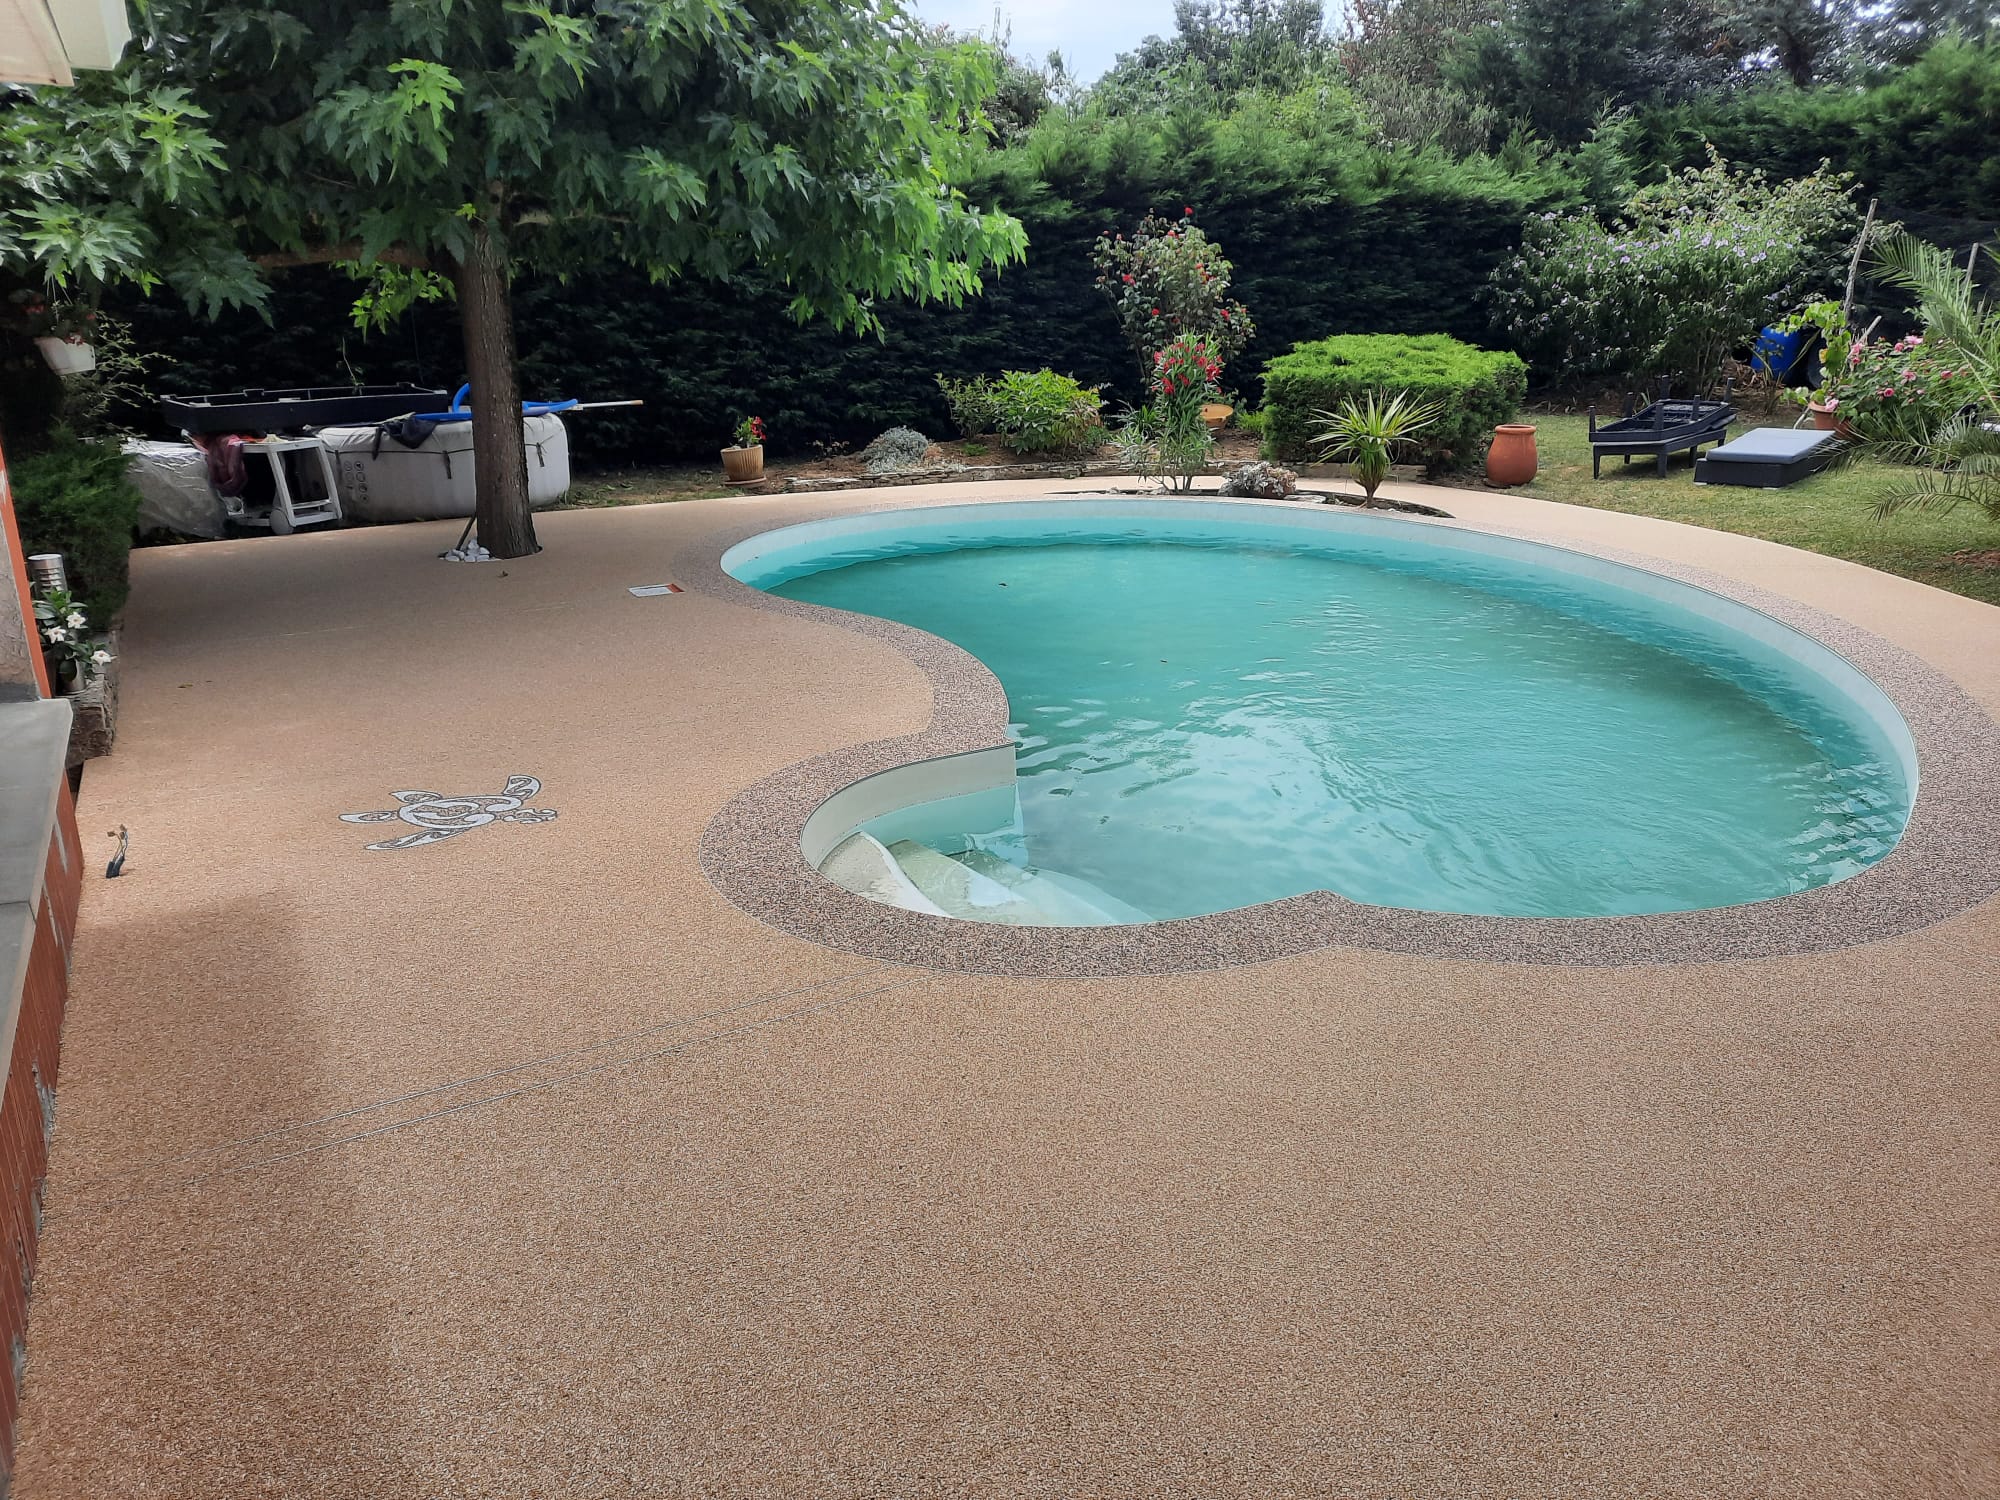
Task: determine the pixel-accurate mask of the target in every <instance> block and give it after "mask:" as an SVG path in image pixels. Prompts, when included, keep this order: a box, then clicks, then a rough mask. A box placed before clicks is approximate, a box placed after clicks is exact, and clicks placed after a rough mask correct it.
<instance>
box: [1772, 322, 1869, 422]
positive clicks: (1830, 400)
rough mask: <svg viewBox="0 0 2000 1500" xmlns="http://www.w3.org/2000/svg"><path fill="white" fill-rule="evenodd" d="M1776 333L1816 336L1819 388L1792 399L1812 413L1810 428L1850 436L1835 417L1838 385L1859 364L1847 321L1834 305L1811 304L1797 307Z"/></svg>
mask: <svg viewBox="0 0 2000 1500" xmlns="http://www.w3.org/2000/svg"><path fill="white" fill-rule="evenodd" d="M1774 326H1775V327H1776V328H1777V330H1778V332H1780V333H1797V332H1799V330H1801V329H1804V328H1810V329H1812V330H1813V331H1814V332H1815V333H1817V334H1818V335H1819V385H1818V386H1817V387H1815V388H1814V389H1813V390H1812V391H1811V392H1810V393H1808V394H1807V395H1805V396H1802V397H1797V398H1795V399H1798V400H1802V401H1803V402H1804V403H1805V408H1806V410H1807V411H1809V412H1811V413H1812V419H1813V426H1815V427H1817V428H1819V430H1820V431H1822V432H1837V433H1839V434H1840V435H1841V436H1842V437H1843V438H1846V437H1852V436H1853V435H1854V434H1853V432H1852V431H1851V430H1850V429H1849V428H1848V425H1847V422H1846V419H1845V418H1843V417H1840V416H1838V415H1836V414H1837V413H1838V412H1839V410H1840V403H1841V384H1842V382H1844V381H1845V380H1846V379H1847V378H1848V375H1849V372H1850V371H1851V370H1852V368H1853V366H1854V365H1856V364H1858V363H1859V362H1860V358H1861V350H1862V348H1863V347H1864V346H1863V345H1860V344H1857V343H1856V342H1855V340H1854V330H1853V329H1851V328H1849V327H1848V326H1847V319H1846V317H1844V316H1843V315H1842V313H1841V310H1840V304H1839V303H1838V302H1812V303H1808V304H1807V305H1806V306H1804V307H1802V308H1800V309H1799V310H1798V311H1797V312H1795V313H1793V314H1792V315H1791V316H1790V317H1789V318H1786V319H1785V320H1784V321H1783V322H1781V323H1778V324H1775V325H1774Z"/></svg>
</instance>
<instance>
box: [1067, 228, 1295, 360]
mask: <svg viewBox="0 0 2000 1500" xmlns="http://www.w3.org/2000/svg"><path fill="white" fill-rule="evenodd" d="M1091 259H1092V262H1093V263H1094V264H1095V265H1096V267H1097V285H1098V286H1099V287H1100V288H1101V289H1102V290H1103V292H1104V294H1105V295H1106V296H1108V297H1109V298H1110V299H1111V303H1112V306H1113V307H1114V308H1115V309H1116V310H1117V313H1118V325H1119V327H1120V328H1122V329H1123V330H1124V333H1125V342H1126V343H1128V344H1130V345H1131V346H1132V353H1133V356H1134V358H1136V359H1137V360H1138V362H1139V367H1140V369H1142V370H1143V371H1145V372H1146V374H1147V376H1148V378H1150V377H1151V374H1152V369H1153V361H1154V358H1155V356H1156V355H1158V354H1159V352H1160V351H1161V350H1162V349H1165V348H1166V347H1167V346H1168V345H1170V344H1172V343H1173V342H1174V341H1175V340H1177V339H1182V338H1196V339H1200V340H1201V341H1202V343H1203V344H1205V345H1206V346H1207V347H1208V349H1209V351H1210V354H1211V356H1212V357H1213V358H1214V359H1216V360H1218V361H1220V362H1222V363H1225V364H1226V363H1227V362H1228V361H1229V360H1231V359H1233V358H1235V357H1236V355H1237V354H1238V353H1240V352H1241V351H1242V349H1243V346H1244V345H1245V344H1247V343H1249V342H1250V340H1251V338H1252V336H1254V335H1255V333H1256V331H1257V330H1256V327H1255V325H1254V324H1252V323H1251V321H1250V310H1249V309H1248V308H1246V307H1245V306H1244V305H1243V304H1242V303H1241V302H1237V301H1234V300H1232V299H1231V297H1230V296H1229V281H1230V277H1231V275H1232V274H1233V272H1234V267H1232V266H1231V265H1230V263H1229V258H1228V257H1227V256H1226V255H1224V254H1223V253H1222V251H1221V250H1220V249H1219V248H1218V247H1217V246H1216V244H1215V242H1214V241H1213V240H1211V239H1209V237H1208V236H1207V235H1205V234H1203V233H1202V231H1201V230H1200V228H1199V227H1197V226H1196V224H1195V222H1194V210H1193V209H1191V208H1187V209H1183V210H1182V212H1181V217H1180V218H1179V219H1178V220H1174V219H1166V218H1161V217H1158V216H1149V217H1148V218H1147V219H1146V220H1145V222H1143V223H1142V224H1140V226H1139V228H1138V230H1137V231H1136V232H1135V233H1134V234H1133V235H1132V236H1131V238H1129V239H1128V238H1126V237H1125V236H1124V235H1122V234H1121V235H1106V236H1103V237H1101V238H1100V239H1099V240H1098V242H1097V248H1096V251H1095V253H1094V254H1093V255H1092V257H1091Z"/></svg>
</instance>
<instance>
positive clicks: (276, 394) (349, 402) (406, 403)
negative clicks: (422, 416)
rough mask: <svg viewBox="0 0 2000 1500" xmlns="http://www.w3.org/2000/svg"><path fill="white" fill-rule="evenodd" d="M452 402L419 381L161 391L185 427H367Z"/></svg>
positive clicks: (174, 419)
mask: <svg viewBox="0 0 2000 1500" xmlns="http://www.w3.org/2000/svg"><path fill="white" fill-rule="evenodd" d="M450 404H451V392H450V391H439V390H431V389H428V388H426V387H424V386H420V385H327V386H301V387H299V388H298V389H296V390H289V391H219V392H216V393H215V394H213V395H207V396H162V397H161V398H160V415H161V416H163V417H165V418H166V420H167V421H168V422H170V423H172V424H173V425H174V426H176V427H178V428H180V429H181V430H182V431H183V432H295V431H297V430H298V429H300V428H302V427H359V426H365V425H367V424H368V423H370V422H386V421H388V420H389V419H390V418H392V417H400V416H403V415H405V414H406V413H409V412H416V411H443V410H444V409H445V407H447V406H448V405H450Z"/></svg>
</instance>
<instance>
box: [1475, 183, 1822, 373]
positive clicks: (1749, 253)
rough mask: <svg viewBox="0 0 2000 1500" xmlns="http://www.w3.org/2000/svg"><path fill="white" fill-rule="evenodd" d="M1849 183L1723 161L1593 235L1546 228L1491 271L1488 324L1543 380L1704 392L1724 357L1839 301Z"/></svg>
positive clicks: (1550, 220) (1536, 224) (1655, 194)
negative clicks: (1828, 298)
mask: <svg viewBox="0 0 2000 1500" xmlns="http://www.w3.org/2000/svg"><path fill="white" fill-rule="evenodd" d="M1851 194H1852V189H1851V187H1850V186H1849V183H1848V179H1847V178H1846V177H1845V176H1836V175H1834V174H1832V173H1831V172H1828V171H1827V170H1826V169H1824V168H1822V169H1821V170H1820V171H1818V172H1815V173H1814V174H1813V175H1812V176H1810V177H1806V178H1802V179H1800V180H1799V181H1797V182H1790V183H1771V182H1768V181H1766V180H1765V178H1764V177H1763V174H1761V173H1757V172H1750V173H1742V174H1739V173H1735V172H1732V171H1731V170H1730V169H1729V167H1728V165H1727V164H1726V163H1725V162H1723V161H1722V159H1721V158H1720V157H1712V159H1711V161H1710V164H1709V165H1708V166H1707V167H1705V168H1703V169H1701V170H1699V171H1692V170H1691V171H1688V172H1685V173H1683V174H1682V175H1681V176H1680V177H1678V178H1674V179H1670V180H1669V181H1668V182H1666V183H1663V184H1661V185H1660V186H1658V187H1655V188H1649V189H1646V190H1644V191H1642V192H1640V193H1638V194H1636V195H1635V196H1634V197H1633V198H1632V199H1631V200H1630V201H1629V202H1628V203H1627V204H1626V206H1625V210H1624V213H1623V214H1622V215H1621V216H1620V217H1619V218H1617V219H1614V220H1613V221H1612V222H1610V223H1608V224H1606V223H1600V222H1599V221H1598V220H1597V219H1596V218H1595V217H1594V216H1593V215H1591V214H1588V213H1580V214H1572V215H1569V216H1568V217H1563V216H1559V215H1556V214H1544V215H1542V216H1541V217H1540V218H1537V219H1531V220H1530V221H1529V222H1528V224H1527V226H1526V228H1525V230H1524V231H1523V234H1522V242H1521V253H1520V254H1519V255H1516V256H1514V257H1513V258H1511V259H1509V260H1505V261H1502V262H1501V264H1500V265H1499V267H1498V268H1497V269H1496V270H1495V271H1494V274H1493V279H1492V282H1491V284H1490V286H1489V294H1490V296H1491V298H1492V300H1493V305H1494V317H1495V321H1496V323H1497V325H1498V326H1499V328H1500V329H1501V331H1502V332H1504V333H1505V334H1506V335H1507V336H1508V338H1509V340H1510V341H1511V342H1512V343H1513V346H1514V348H1515V349H1516V350H1518V351H1519V352H1520V353H1522V354H1524V355H1526V356H1527V357H1528V359H1529V360H1530V362H1531V363H1533V364H1534V365H1535V366H1536V367H1537V369H1539V370H1540V371H1541V372H1542V374H1543V375H1544V376H1554V377H1558V378H1565V379H1581V378H1587V377H1592V376H1607V375H1608V376H1613V377H1616V378H1618V379H1620V380H1627V381H1633V382H1647V381H1650V380H1652V379H1656V378H1659V377H1663V376H1664V377H1666V378H1668V379H1670V380H1672V381H1673V382H1674V383H1675V385H1676V386H1677V387H1678V388H1679V389H1681V390H1683V391H1687V392H1700V391H1704V390H1707V389H1710V388H1712V387H1713V386H1714V385H1715V384H1716V382H1717V381H1718V380H1719V379H1720V377H1721V373H1722V362H1723V360H1724V358H1725V357H1726V356H1727V355H1728V354H1729V352H1730V351H1731V350H1732V349H1734V348H1736V347H1739V346H1742V345H1747V344H1748V343H1749V342H1750V341H1751V340H1752V339H1754V338H1755V337H1756V333H1757V330H1758V329H1759V328H1760V327H1762V326H1763V325H1764V324H1766V323H1768V322H1771V321H1772V320H1774V319H1775V318H1776V317H1777V316H1778V315H1779V314H1781V313H1783V312H1785V311H1786V310H1788V309H1790V308H1792V307H1796V306H1797V305H1798V304H1800V303H1801V302H1805V301H1809V300H1810V299H1811V298H1812V297H1814V296H1816V295H1820V294H1822V293H1824V292H1826V291H1829V290H1832V289H1835V288H1837V287H1838V285H1839V278H1840V276H1841V275H1842V273H1843V271H1844V269H1845V267H1844V260H1843V251H1844V248H1845V247H1847V246H1851V245H1852V243H1853V235H1854V229H1855V221H1856V219H1857V217H1858V216H1857V215H1856V214H1855V212H1854V205H1853V202H1852V201H1851Z"/></svg>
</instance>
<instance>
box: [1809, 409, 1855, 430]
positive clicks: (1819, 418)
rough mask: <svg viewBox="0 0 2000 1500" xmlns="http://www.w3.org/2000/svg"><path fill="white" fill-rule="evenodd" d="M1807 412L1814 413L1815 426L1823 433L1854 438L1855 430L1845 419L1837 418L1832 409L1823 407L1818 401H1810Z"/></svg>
mask: <svg viewBox="0 0 2000 1500" xmlns="http://www.w3.org/2000/svg"><path fill="white" fill-rule="evenodd" d="M1806 410H1807V411H1809V412H1811V413H1812V419H1813V426H1815V427H1817V428H1818V429H1819V430H1820V431H1821V432H1832V433H1837V434H1838V435H1839V436H1841V437H1843V438H1851V437H1853V436H1854V429H1853V428H1852V427H1850V426H1849V425H1848V424H1847V422H1846V420H1845V419H1844V418H1842V417H1837V416H1835V415H1834V413H1833V410H1832V408H1830V407H1825V406H1821V405H1820V404H1819V403H1818V402H1817V401H1808V402H1807V403H1806Z"/></svg>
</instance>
